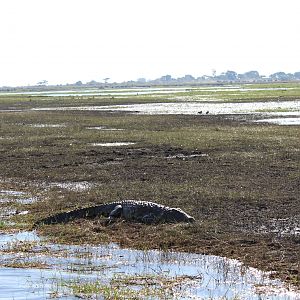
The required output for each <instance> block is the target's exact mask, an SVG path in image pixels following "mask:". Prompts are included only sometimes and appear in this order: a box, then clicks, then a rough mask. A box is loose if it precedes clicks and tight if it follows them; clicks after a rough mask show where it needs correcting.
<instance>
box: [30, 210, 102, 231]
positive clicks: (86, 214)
mask: <svg viewBox="0 0 300 300" xmlns="http://www.w3.org/2000/svg"><path fill="white" fill-rule="evenodd" d="M101 208H102V205H99V206H93V207H86V208H80V209H75V210H71V211H67V212H61V213H58V214H55V215H52V216H49V217H46V218H43V219H40V220H38V221H36V222H35V223H34V225H33V228H36V227H38V226H40V225H50V224H58V223H67V222H70V221H72V220H74V219H81V218H94V217H96V216H97V215H100V214H101Z"/></svg>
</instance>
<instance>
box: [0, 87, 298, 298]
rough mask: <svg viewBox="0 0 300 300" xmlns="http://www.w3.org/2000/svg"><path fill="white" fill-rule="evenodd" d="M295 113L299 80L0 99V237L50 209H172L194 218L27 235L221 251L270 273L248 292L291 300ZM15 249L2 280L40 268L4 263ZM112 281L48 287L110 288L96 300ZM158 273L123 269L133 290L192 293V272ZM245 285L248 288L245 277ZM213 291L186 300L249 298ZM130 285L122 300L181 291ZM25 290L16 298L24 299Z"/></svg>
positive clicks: (77, 226) (93, 223)
mask: <svg viewBox="0 0 300 300" xmlns="http://www.w3.org/2000/svg"><path fill="white" fill-rule="evenodd" d="M157 107H158V108H159V109H157ZM178 107H180V109H175V108H178ZM220 107H226V110H221V109H220ZM232 107H233V109H231V108H232ZM162 108H163V109H162ZM149 109H150V110H151V112H149ZM153 111H154V112H155V113H153ZM299 114H300V84H284V83H281V84H279V83H278V84H269V85H241V86H208V87H199V88H197V87H185V88H180V89H176V88H172V89H171V88H169V90H168V89H158V90H151V92H149V91H143V89H134V90H126V91H124V90H121V91H118V90H115V91H107V92H103V91H102V90H101V91H92V92H88V91H84V90H78V91H73V92H72V93H69V92H68V91H67V92H65V93H62V92H61V91H59V92H57V93H53V92H51V93H50V92H49V93H34V92H33V93H26V94H25V93H3V94H0V122H1V123H0V124H1V126H0V145H1V148H0V156H1V157H0V159H1V164H0V174H1V175H0V198H1V199H0V206H1V213H0V230H1V231H2V237H4V235H8V234H11V233H12V232H13V233H16V232H22V231H24V232H27V231H28V230H31V227H32V224H33V223H34V221H35V220H38V219H39V218H42V217H45V216H48V215H49V214H53V213H56V212H60V211H64V210H69V209H74V208H77V207H83V206H87V205H94V204H100V203H104V202H109V201H116V200H123V199H136V200H149V201H154V202H158V203H161V204H164V205H168V206H172V207H180V208H182V209H183V210H185V211H186V212H188V213H189V214H191V215H192V216H194V217H195V219H196V223H195V224H157V225H153V226H152V225H151V226H149V225H143V224H136V223H128V222H123V221H121V220H120V222H116V223H114V224H112V225H110V226H105V225H104V223H105V222H104V220H103V219H101V218H99V219H94V220H75V221H74V222H72V223H70V224H63V225H61V224H60V225H51V226H43V227H40V228H38V229H37V232H34V233H32V234H37V233H38V235H39V236H42V237H45V238H47V243H49V244H51V245H66V244H76V245H81V246H82V245H90V246H89V247H92V246H91V245H108V246H107V247H110V246H109V245H115V244H112V243H117V244H118V245H119V246H120V247H121V248H131V249H139V250H143V251H146V250H147V251H148V250H150V249H156V250H159V251H161V252H159V253H170V251H171V252H177V253H178V252H180V253H194V254H205V255H214V256H217V257H226V258H232V259H236V260H238V261H239V262H240V263H241V264H242V266H243V268H247V267H251V268H257V269H259V270H262V271H265V272H268V273H265V274H268V275H267V277H269V278H268V280H273V279H274V280H278V279H279V280H280V284H279V283H278V285H277V286H275V287H274V286H273V283H270V286H271V287H272V289H274V292H273V296H272V297H273V298H270V297H271V296H270V295H269V294H270V289H269V291H268V288H264V289H261V290H260V292H257V295H261V296H260V297H262V298H258V299H299V297H300V296H299V294H297V292H296V290H297V288H298V289H299V287H300V273H299V272H300V208H299V207H300V205H299V200H300V199H299V195H300V188H299V187H300V178H299V177H300V174H299V173H300V172H299V170H300V168H299V164H300V143H299V137H300V127H299ZM274 119H276V122H275V123H274V121H272V120H274ZM288 119H292V120H293V121H292V122H288V121H287V120H288ZM269 120H271V121H270V122H269ZM278 120H279V121H278ZM280 120H283V122H280ZM0 237H1V235H0ZM9 242H11V241H9ZM19 246H20V245H19V244H18V247H19ZM25 246H26V243H25V244H24V247H23V248H22V247H20V248H19V249H18V247H16V250H14V251H11V252H13V253H14V255H10V256H9V258H7V259H6V260H5V263H3V262H1V266H2V271H3V272H4V271H5V272H6V271H7V268H8V271H7V272H10V274H11V275H10V276H13V274H14V273H13V269H12V268H15V270H16V273H15V274H17V273H20V269H22V270H27V271H28V272H29V273H30V272H32V273H34V271H33V270H37V269H38V270H43V269H47V268H48V267H47V263H45V262H44V263H41V262H39V261H38V262H36V261H33V262H30V261H29V262H28V261H25V262H24V261H21V263H20V264H18V262H19V260H18V259H16V258H17V257H19V255H20V253H24V249H25V252H27V253H32V251H33V250H32V248H30V247H29V248H26V247H25ZM5 247H7V243H6V244H5V245H4V246H2V248H1V251H2V252H3V251H6V250H5ZM36 247H37V246H36ZM39 247H40V248H43V246H39ZM74 247H75V246H74ZM77 247H79V246H77ZM40 248H39V249H40ZM54 248H55V247H54V246H53V247H52V246H51V247H50V246H49V247H48V248H47V249H49V252H50V253H48V254H47V255H48V256H50V257H51V255H52V256H54V255H55V254H56V252H55V251H54ZM10 249H11V248H10ZM30 249H31V250H30ZM70 251H71V250H70ZM118 251H119V250H118ZM120 251H121V250H120ZM132 251H133V250H132ZM163 251H165V252H163ZM160 255H162V254H160ZM166 255H167V254H166ZM186 257H188V255H187V256H186ZM207 258H208V257H207ZM187 260H189V259H187ZM190 260H192V259H190ZM14 262H15V264H13V263H14ZM49 268H50V269H51V268H52V267H51V266H50V267H49ZM206 268H208V269H209V268H210V266H209V264H208V266H207V267H206ZM157 272H158V271H157ZM21 273H22V272H21ZM123 275H124V274H123ZM123 275H122V276H121V278H118V279H117V285H114V284H115V281H110V282H109V283H104V282H101V281H100V280H96V281H95V280H94V281H93V280H90V281H88V282H86V281H85V280H82V281H80V280H79V281H78V280H77V281H76V282H75V281H72V280H65V279H64V280H60V281H59V282H58V283H57V284H56V285H54V286H55V288H53V286H52V288H51V289H50V290H48V292H49V293H50V292H51V293H52V296H53V297H54V296H56V297H57V298H58V297H64V296H66V295H67V293H70V295H71V294H72V293H73V294H72V295H73V296H74V297H75V298H76V293H77V294H78V295H80V297H86V298H88V297H91V298H92V297H94V298H96V297H97V295H98V296H99V298H98V299H102V298H101V296H102V297H105V294H104V293H105V291H106V292H107V293H111V294H107V295H109V296H107V298H105V299H128V297H129V296H128V295H127V298H126V295H125V296H124V294H123V295H121V294H119V295H118V294H117V292H116V286H117V287H118V286H120V284H121V283H120V282H122V284H123V287H124V285H125V286H126V284H125V283H124V282H127V285H128V286H130V284H129V283H130V282H131V283H132V280H133V278H129V277H126V278H124V276H123ZM144 275H145V274H144ZM144 275H140V276H144ZM156 275H157V274H156ZM158 275H159V276H156V277H155V276H154V277H155V278H154V277H153V274H147V276H150V278H149V277H146V279H145V277H142V278H140V277H137V278H138V280H140V281H139V283H141V282H143V284H140V285H139V284H136V282H135V284H136V285H139V288H140V289H144V287H145V285H144V283H145V282H148V283H149V286H151V285H152V286H156V287H157V286H158V285H159V284H162V285H163V284H164V283H165V284H170V285H172V286H175V287H179V285H177V284H178V282H181V283H182V284H183V285H184V286H188V289H189V291H190V290H191V291H193V290H197V289H200V287H202V288H203V285H201V282H203V278H205V276H204V275H205V274H204V271H203V270H202V271H201V272H199V273H197V274H196V273H193V274H189V273H188V272H187V273H184V274H177V275H176V276H177V277H176V276H175V274H171V275H170V278H167V277H168V276H165V275H166V274H165V273H163V272H162V273H159V272H158ZM35 276H36V275H35ZM189 276H190V277H189ZM96 277H97V276H96ZM94 279H95V277H94ZM96 279H97V278H96ZM0 280H1V279H0ZM5 280H7V279H5ZM172 280H173V281H172ZM239 280H240V279H239ZM239 280H238V279H237V280H236V282H237V283H238V282H240V281H239ZM96 282H98V286H97V284H96ZM99 282H100V283H99ZM153 282H154V283H153ZM195 282H196V283H195ZM112 283H114V284H112ZM281 284H284V292H280V289H281V288H282V286H281ZM132 285H134V284H132ZM141 286H142V287H141ZM149 286H148V287H149ZM204 286H205V285H204ZM253 286H254V287H255V289H256V290H257V286H258V283H257V282H255V283H254V285H253ZM77 288H78V289H79V290H76V289H77ZM80 288H82V289H83V290H80ZM226 288H227V289H228V290H230V288H228V287H225V288H224V289H223V290H222V291H221V292H220V293H219V294H218V292H217V290H215V294H214V293H213V292H212V291H211V294H209V293H208V292H207V293H206V294H205V293H204V294H196V296H197V297H199V298H200V299H201V297H202V298H204V299H215V298H217V297H219V298H222V297H223V299H255V298H254V295H255V294H254V292H253V293H252V294H251V295H250V296H249V294H248V295H247V294H243V293H242V291H241V290H237V289H236V286H235V287H234V288H233V289H231V290H230V291H231V294H230V293H229V292H228V293H227V294H226ZM276 288H277V290H276ZM136 289H137V288H136V287H135V288H134V289H133V292H132V291H128V289H126V291H125V292H124V293H126V292H128V293H131V292H132V293H133V294H132V299H191V297H192V296H195V295H192V294H186V296H183V295H180V294H176V288H174V289H173V290H171V292H170V294H168V295H164V294H161V295H158V294H156V295H152V298H151V294H150V296H149V295H148V296H147V295H146V294H144V296H141V297H140V298H138V295H137V294H136ZM55 291H56V292H57V294H56V295H55ZM82 291H83V292H82ZM232 291H236V293H235V294H234V292H232ZM281 291H282V289H281ZM113 292H116V293H115V294H113ZM173 292H174V293H173ZM97 293H98V294H97ZM101 293H102V294H101ZM134 293H135V294H134ZM172 293H173V294H172ZM259 293H260V294H259ZM268 293H269V294H268ZM284 293H285V294H284ZM288 293H290V294H288ZM0 294H1V291H0ZM31 294H32V298H30V297H28V299H34V293H31ZM103 295H104V296H103ZM113 295H115V296H113ZM189 295H190V296H189ZM264 295H265V298H263V297H264ZM175 296H176V297H177V298H176V297H175ZM109 297H111V298H109ZM113 297H115V298H113ZM117 297H119V298H117ZM122 297H123V298H122ZM134 297H136V298H134ZM147 297H148V298H147ZM159 297H160V298H159ZM163 297H165V298H163ZM167 297H169V298H167ZM184 297H185V298H184ZM188 297H190V298H188ZM214 297H215V298H214ZM234 297H235V298H234ZM251 297H252V298H251ZM267 297H269V298H267ZM284 297H286V298H284ZM288 297H290V298H288ZM15 299H18V298H17V297H16V298H15ZM68 299H71V298H68ZM96 299H97V298H96ZM129 299H130V298H129Z"/></svg>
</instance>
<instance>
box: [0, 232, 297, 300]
mask: <svg viewBox="0 0 300 300" xmlns="http://www.w3.org/2000/svg"><path fill="white" fill-rule="evenodd" d="M0 252H1V258H0V266H1V267H0V299H15V300H17V299H46V298H47V297H51V298H52V299H78V298H79V297H84V294H81V295H80V293H79V292H77V293H76V292H74V289H73V285H74V283H76V285H82V286H84V285H87V284H95V283H96V282H97V283H98V284H99V294H95V295H89V296H91V297H92V299H104V298H103V297H102V296H101V292H100V290H101V288H100V286H101V287H106V288H110V289H111V290H113V289H117V290H118V292H119V293H123V292H124V293H125V291H126V293H127V292H128V289H129V290H132V291H133V293H138V294H139V295H140V296H141V299H300V294H297V293H296V292H292V291H289V290H288V289H287V288H286V287H285V286H284V284H283V283H281V282H280V281H278V280H270V279H268V274H266V273H263V272H261V271H259V270H256V269H253V268H246V267H244V266H243V265H242V264H241V263H239V262H238V261H236V260H231V259H226V258H223V257H218V256H210V255H199V254H188V253H179V252H161V251H155V250H149V251H139V250H130V249H121V248H120V247H118V246H117V245H116V244H108V245H99V246H88V245H86V246H70V245H58V244H50V243H47V241H46V240H43V239H41V238H40V237H39V236H38V235H37V234H36V232H18V233H12V234H8V233H2V234H0ZM125 281H126V285H124V282H125ZM145 287H147V289H149V288H150V289H151V290H152V291H151V292H149V291H148V294H149V293H150V294H151V293H152V296H151V297H147V296H146V295H144V296H142V295H143V293H144V292H145ZM162 293H164V294H162ZM163 297H165V298H163ZM235 297H236V298H235ZM125 299H127V298H125ZM128 299H130V298H128Z"/></svg>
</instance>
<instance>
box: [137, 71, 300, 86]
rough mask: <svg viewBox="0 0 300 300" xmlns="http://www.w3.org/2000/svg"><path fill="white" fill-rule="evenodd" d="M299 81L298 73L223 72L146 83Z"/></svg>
mask: <svg viewBox="0 0 300 300" xmlns="http://www.w3.org/2000/svg"><path fill="white" fill-rule="evenodd" d="M297 80H300V72H295V73H285V72H276V73H274V74H271V75H270V76H264V75H260V74H259V72H258V71H248V72H246V73H243V74H238V73H237V72H235V71H227V72H223V73H221V74H220V75H216V72H215V71H214V72H213V75H211V76H208V75H203V76H201V77H197V78H195V77H193V76H192V75H185V76H184V77H180V78H172V76H171V75H164V76H162V77H160V78H158V79H155V80H151V81H148V82H149V83H162V84H164V83H202V82H273V81H297ZM138 82H139V80H138Z"/></svg>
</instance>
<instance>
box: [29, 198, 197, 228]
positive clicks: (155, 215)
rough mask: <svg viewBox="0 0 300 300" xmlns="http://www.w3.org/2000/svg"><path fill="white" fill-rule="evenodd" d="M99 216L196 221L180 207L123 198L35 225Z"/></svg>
mask: <svg viewBox="0 0 300 300" xmlns="http://www.w3.org/2000/svg"><path fill="white" fill-rule="evenodd" d="M99 216H104V217H107V218H108V219H107V222H108V223H110V222H112V221H114V220H116V219H117V218H123V219H124V220H126V221H133V222H139V223H145V224H155V223H177V222H186V223H192V222H195V219H194V218H193V217H192V216H190V215H188V214H187V213H185V212H184V211H183V210H181V209H180V208H172V207H168V206H164V205H161V204H157V203H154V202H149V201H136V200H123V201H116V202H110V203H104V204H101V205H96V206H90V207H85V208H79V209H75V210H70V211H66V212H60V213H57V214H54V215H51V216H49V217H46V218H43V219H40V220H38V221H36V222H35V223H34V227H37V226H39V225H43V224H44V225H50V224H57V223H67V222H69V221H72V220H74V219H80V218H96V217H99Z"/></svg>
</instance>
